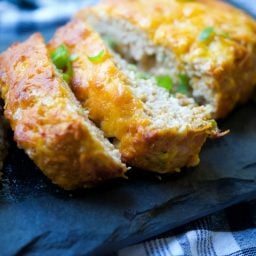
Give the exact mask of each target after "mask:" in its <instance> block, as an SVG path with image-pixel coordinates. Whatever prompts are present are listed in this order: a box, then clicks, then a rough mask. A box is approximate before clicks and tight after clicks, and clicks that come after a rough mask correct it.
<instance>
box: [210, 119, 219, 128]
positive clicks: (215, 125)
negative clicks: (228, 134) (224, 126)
mask: <svg viewBox="0 0 256 256" xmlns="http://www.w3.org/2000/svg"><path fill="white" fill-rule="evenodd" d="M211 124H212V128H217V126H218V124H217V122H216V121H215V120H212V121H211Z"/></svg>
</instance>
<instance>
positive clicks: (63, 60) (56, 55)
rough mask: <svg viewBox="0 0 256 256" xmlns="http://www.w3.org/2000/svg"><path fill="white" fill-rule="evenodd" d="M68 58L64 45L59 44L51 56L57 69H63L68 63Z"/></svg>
mask: <svg viewBox="0 0 256 256" xmlns="http://www.w3.org/2000/svg"><path fill="white" fill-rule="evenodd" d="M69 56H70V54H69V51H68V48H67V47H66V46H65V45H64V44H61V45H60V46H59V47H58V48H56V49H55V51H54V52H53V53H52V54H51V58H52V61H53V63H54V65H55V66H56V67H57V68H58V69H63V68H65V66H67V63H68V62H69V61H70V60H69Z"/></svg>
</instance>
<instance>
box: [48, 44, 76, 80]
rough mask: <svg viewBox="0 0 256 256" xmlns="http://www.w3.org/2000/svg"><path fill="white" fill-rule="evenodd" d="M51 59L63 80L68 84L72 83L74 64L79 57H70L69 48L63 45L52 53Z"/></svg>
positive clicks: (74, 55)
mask: <svg viewBox="0 0 256 256" xmlns="http://www.w3.org/2000/svg"><path fill="white" fill-rule="evenodd" d="M51 58H52V62H53V63H54V65H55V66H56V68H57V70H58V71H59V73H60V74H61V75H62V78H63V79H64V80H65V81H66V82H67V83H68V82H70V79H71V78H72V75H73V69H72V62H73V61H75V60H76V59H77V58H78V55H76V54H73V55H70V53H69V51H68V48H67V46H66V45H64V44H61V45H60V46H59V47H58V48H56V49H55V50H54V51H53V52H52V54H51Z"/></svg>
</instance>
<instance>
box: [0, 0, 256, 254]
mask: <svg viewBox="0 0 256 256" xmlns="http://www.w3.org/2000/svg"><path fill="white" fill-rule="evenodd" d="M234 1H235V0H234ZM237 1H238V0H237ZM255 113H256V105H255V103H250V104H248V105H245V106H243V107H240V108H239V109H237V110H235V111H234V113H233V114H231V115H230V117H229V118H228V119H227V120H225V121H224V122H223V123H221V127H222V128H223V129H231V133H230V134H229V135H228V136H226V137H224V138H222V139H219V140H215V141H208V143H207V145H206V146H205V147H204V149H203V152H202V155H201V159H202V161H201V164H200V165H199V166H198V167H197V168H193V169H188V170H184V171H183V172H182V173H180V174H176V175H169V176H164V177H161V179H160V178H159V176H157V175H154V174H149V173H145V172H139V171H137V172H135V171H133V172H131V173H130V174H129V176H130V180H127V181H123V180H117V181H114V182H112V183H109V184H106V185H104V186H103V187H100V188H95V189H92V190H84V191H75V192H72V193H67V192H65V191H62V190H61V189H59V188H58V187H56V186H54V185H52V184H51V183H50V182H49V181H48V180H47V178H45V177H44V176H43V175H42V174H41V172H40V171H39V170H38V169H37V168H36V167H35V166H34V164H33V163H32V162H31V161H30V160H29V159H28V157H27V156H26V155H25V154H24V153H23V151H22V150H18V149H17V147H16V146H15V143H12V144H11V146H10V152H9V155H8V158H7V160H6V163H5V167H4V177H3V178H4V181H3V184H2V187H0V231H1V235H0V255H1V256H5V255H6V256H9V255H44V256H48V255H49V256H52V255H105V254H107V253H112V252H114V251H116V250H117V249H119V248H122V247H124V246H127V245H129V244H132V243H136V242H139V241H142V240H145V239H147V238H150V237H153V236H156V235H159V234H161V233H163V232H165V231H168V230H170V229H172V228H174V227H177V226H180V225H182V224H185V223H188V222H189V221H191V220H194V219H197V218H199V217H202V216H205V215H207V214H209V213H213V212H215V211H217V210H220V209H223V208H225V207H227V206H230V205H232V204H235V203H238V202H241V201H243V200H248V199H252V198H256V117H255ZM10 136H12V134H10Z"/></svg>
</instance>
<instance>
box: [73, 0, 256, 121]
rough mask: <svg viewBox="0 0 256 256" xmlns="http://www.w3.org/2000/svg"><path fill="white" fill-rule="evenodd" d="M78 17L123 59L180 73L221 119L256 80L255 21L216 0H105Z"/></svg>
mask: <svg viewBox="0 0 256 256" xmlns="http://www.w3.org/2000/svg"><path fill="white" fill-rule="evenodd" d="M77 17H79V18H81V19H82V20H83V21H85V20H86V21H87V22H88V23H89V24H90V25H91V26H92V27H93V28H94V29H95V30H96V31H98V32H99V33H100V34H101V35H102V36H107V37H108V38H109V39H111V42H112V46H114V50H116V51H117V52H118V53H119V54H120V55H121V56H122V57H123V58H126V60H128V61H129V62H131V63H134V64H136V65H137V66H138V67H139V68H140V69H141V70H144V71H146V72H148V73H151V74H153V75H170V76H171V78H172V79H173V82H174V84H175V85H176V86H174V92H175V89H176V87H178V86H179V76H180V74H182V75H184V74H186V76H187V77H188V79H189V84H188V85H189V87H190V94H191V95H192V96H193V97H194V99H195V100H196V101H197V102H198V103H199V104H210V105H211V107H212V113H213V117H215V118H223V117H225V116H227V114H229V113H230V112H231V111H232V110H233V108H234V107H235V106H236V105H237V104H239V103H243V102H246V101H247V100H248V99H249V97H250V96H251V95H252V92H253V90H254V88H255V85H256V22H255V20H253V19H252V18H251V17H249V16H248V15H246V14H245V13H244V12H243V11H241V10H238V9H236V8H235V7H232V6H230V5H228V4H226V3H224V2H223V1H218V0H197V1H178V0H151V1H148V0H138V1H130V0H123V1H115V0H102V1H101V2H100V4H98V5H96V6H94V7H92V8H86V9H84V10H82V11H80V12H79V13H78V14H77Z"/></svg>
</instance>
